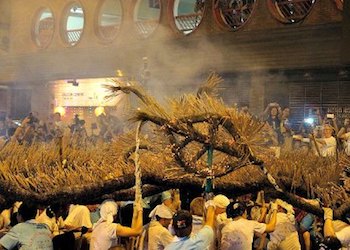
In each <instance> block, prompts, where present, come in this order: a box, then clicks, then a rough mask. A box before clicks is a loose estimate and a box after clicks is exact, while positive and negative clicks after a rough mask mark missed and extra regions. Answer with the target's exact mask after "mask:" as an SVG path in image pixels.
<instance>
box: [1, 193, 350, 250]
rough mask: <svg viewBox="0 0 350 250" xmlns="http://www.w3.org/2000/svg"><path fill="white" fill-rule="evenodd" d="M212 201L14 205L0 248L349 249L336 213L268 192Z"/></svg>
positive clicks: (167, 197)
mask: <svg viewBox="0 0 350 250" xmlns="http://www.w3.org/2000/svg"><path fill="white" fill-rule="evenodd" d="M206 197H212V198H209V199H208V200H205V199H204V198H203V197H201V196H200V197H196V198H194V199H193V200H192V201H191V203H190V204H182V203H181V200H180V192H179V191H178V190H168V191H164V192H163V193H161V194H156V195H153V196H151V197H146V198H144V199H143V203H142V204H135V203H134V204H133V203H132V202H118V203H117V202H115V201H114V200H105V201H104V202H102V203H101V204H93V205H72V204H71V205H68V204H62V203H54V204H51V205H50V206H47V207H40V208H39V207H37V206H35V205H34V204H31V203H29V202H16V203H15V204H14V205H13V206H12V207H10V208H8V209H5V210H3V211H2V213H1V215H0V226H1V231H0V232H1V236H0V249H7V250H11V249H21V250H22V249H23V250H24V249H40V250H51V249H62V250H63V249H64V250H70V249H72V250H73V249H79V250H84V249H90V250H109V249H111V250H117V249H118V250H121V249H139V250H141V249H148V250H159V249H165V250H180V249H181V250H187V249H193V250H203V249H208V250H215V249H222V250H249V249H261V250H262V249H267V250H276V249H280V250H291V249H295V250H298V249H306V250H310V249H317V250H320V249H337V250H338V249H350V225H349V224H347V223H345V222H343V221H336V220H335V221H333V211H332V209H330V208H327V207H325V208H323V210H324V216H323V218H320V217H317V216H315V215H313V214H310V213H307V212H305V211H303V210H300V209H296V208H294V207H293V206H292V205H290V204H288V203H287V202H285V201H283V200H281V199H269V198H268V197H265V195H264V193H263V191H260V192H258V193H257V194H248V195H243V196H239V197H235V198H228V197H227V196H225V195H223V194H218V195H216V196H206ZM304 200H305V199H304ZM305 201H307V202H309V203H310V204H318V203H317V201H315V200H305ZM187 205H189V210H184V209H182V206H187Z"/></svg>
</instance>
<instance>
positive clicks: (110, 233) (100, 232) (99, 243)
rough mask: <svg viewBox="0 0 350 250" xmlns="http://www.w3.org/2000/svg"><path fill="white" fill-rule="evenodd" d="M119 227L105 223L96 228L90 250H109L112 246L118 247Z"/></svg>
mask: <svg viewBox="0 0 350 250" xmlns="http://www.w3.org/2000/svg"><path fill="white" fill-rule="evenodd" d="M117 226H118V224H116V223H107V222H105V221H104V222H101V223H100V224H98V225H97V226H96V227H94V229H93V232H92V235H91V242H90V250H101V249H109V248H110V247H112V246H116V245H117V244H118V237H117V232H116V231H117Z"/></svg>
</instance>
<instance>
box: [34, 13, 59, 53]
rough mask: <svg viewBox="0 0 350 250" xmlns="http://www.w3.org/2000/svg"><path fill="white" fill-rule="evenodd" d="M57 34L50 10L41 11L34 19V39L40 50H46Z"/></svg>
mask: <svg viewBox="0 0 350 250" xmlns="http://www.w3.org/2000/svg"><path fill="white" fill-rule="evenodd" d="M54 32H55V20H54V18H53V14H52V11H51V10H50V9H49V8H43V9H41V10H40V11H39V12H38V14H37V15H36V16H35V19H34V29H33V39H34V42H35V44H36V45H37V46H38V47H40V48H46V47H47V46H49V44H50V43H51V40H52V37H53V34H54Z"/></svg>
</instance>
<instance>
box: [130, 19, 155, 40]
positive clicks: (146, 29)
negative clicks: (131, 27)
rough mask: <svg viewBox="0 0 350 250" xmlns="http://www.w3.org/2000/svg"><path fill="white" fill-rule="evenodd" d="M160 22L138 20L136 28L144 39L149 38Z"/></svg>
mask: <svg viewBox="0 0 350 250" xmlns="http://www.w3.org/2000/svg"><path fill="white" fill-rule="evenodd" d="M158 24H159V20H158V19H156V20H155V19H152V20H138V21H136V27H137V30H138V31H139V34H140V35H141V36H142V37H148V36H149V35H150V34H151V33H152V32H153V31H154V30H155V29H156V28H157V26H158Z"/></svg>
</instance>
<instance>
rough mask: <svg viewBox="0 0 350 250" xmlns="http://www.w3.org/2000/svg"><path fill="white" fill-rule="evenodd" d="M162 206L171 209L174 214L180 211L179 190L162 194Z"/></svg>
mask: <svg viewBox="0 0 350 250" xmlns="http://www.w3.org/2000/svg"><path fill="white" fill-rule="evenodd" d="M161 198H162V204H164V205H165V206H167V207H169V208H170V209H171V210H172V211H173V212H176V211H177V210H179V209H180V205H181V201H180V193H179V191H178V190H170V191H164V192H163V193H162V197H161Z"/></svg>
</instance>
